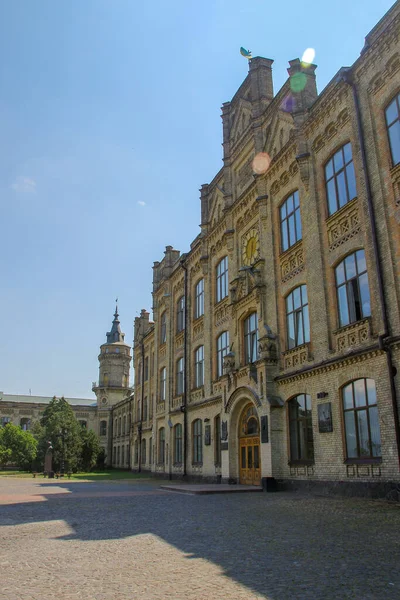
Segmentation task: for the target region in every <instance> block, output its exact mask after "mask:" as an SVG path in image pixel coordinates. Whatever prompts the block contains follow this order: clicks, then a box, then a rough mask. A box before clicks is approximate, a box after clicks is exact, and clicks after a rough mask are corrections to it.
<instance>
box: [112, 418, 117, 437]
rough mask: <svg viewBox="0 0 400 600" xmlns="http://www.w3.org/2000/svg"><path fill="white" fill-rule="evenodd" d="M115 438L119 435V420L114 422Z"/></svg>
mask: <svg viewBox="0 0 400 600" xmlns="http://www.w3.org/2000/svg"><path fill="white" fill-rule="evenodd" d="M113 433H114V437H116V436H117V435H118V419H115V420H114V432H113Z"/></svg>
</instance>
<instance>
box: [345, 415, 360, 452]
mask: <svg viewBox="0 0 400 600" xmlns="http://www.w3.org/2000/svg"><path fill="white" fill-rule="evenodd" d="M344 423H345V430H346V447H347V457H348V458H357V456H358V452H357V437H356V427H355V423H354V411H349V412H346V413H344Z"/></svg>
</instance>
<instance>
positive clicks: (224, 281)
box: [216, 256, 228, 302]
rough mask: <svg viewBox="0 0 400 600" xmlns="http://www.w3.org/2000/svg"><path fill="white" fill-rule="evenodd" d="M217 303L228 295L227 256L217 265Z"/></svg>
mask: <svg viewBox="0 0 400 600" xmlns="http://www.w3.org/2000/svg"><path fill="white" fill-rule="evenodd" d="M216 284H217V293H216V297H217V302H220V301H221V300H223V299H224V298H226V296H227V295H228V257H227V256H225V257H224V258H223V259H222V260H221V261H220V262H219V263H218V265H217V279H216Z"/></svg>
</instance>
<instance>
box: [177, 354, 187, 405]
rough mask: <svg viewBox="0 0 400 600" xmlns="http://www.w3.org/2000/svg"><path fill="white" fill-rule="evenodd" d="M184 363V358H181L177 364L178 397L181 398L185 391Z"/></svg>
mask: <svg viewBox="0 0 400 600" xmlns="http://www.w3.org/2000/svg"><path fill="white" fill-rule="evenodd" d="M184 378H185V371H184V363H183V358H179V359H178V360H177V362H176V395H177V396H180V395H181V394H183V391H184Z"/></svg>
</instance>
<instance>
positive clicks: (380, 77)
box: [368, 52, 400, 94]
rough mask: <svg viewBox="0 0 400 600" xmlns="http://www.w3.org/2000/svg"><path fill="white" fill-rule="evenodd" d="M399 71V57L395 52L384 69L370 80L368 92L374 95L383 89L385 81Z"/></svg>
mask: <svg viewBox="0 0 400 600" xmlns="http://www.w3.org/2000/svg"><path fill="white" fill-rule="evenodd" d="M399 69H400V56H399V53H398V52H395V53H394V54H393V56H391V57H390V58H389V60H388V61H387V62H386V65H385V67H384V68H383V69H381V70H380V71H379V73H378V74H377V75H375V77H373V78H372V79H371V81H370V82H369V86H368V92H370V93H372V94H376V93H377V92H378V91H379V90H380V89H381V88H382V87H383V85H384V84H385V83H386V81H387V80H388V79H390V78H391V77H393V76H394V75H395V74H396V73H397V72H398V71H399Z"/></svg>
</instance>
